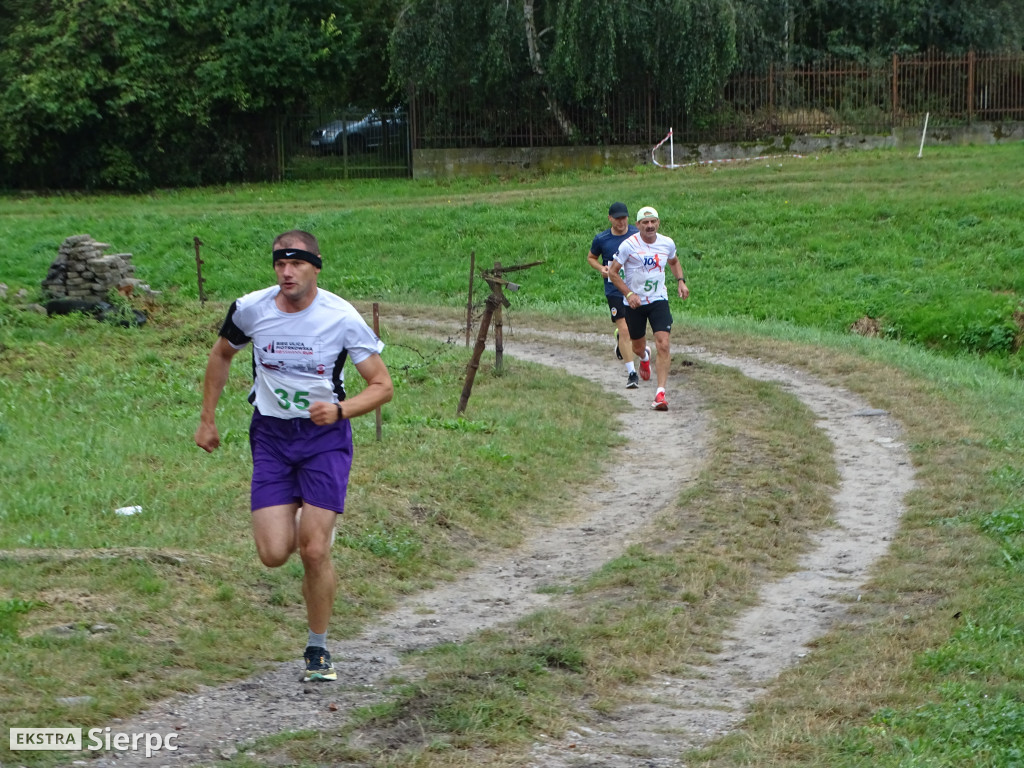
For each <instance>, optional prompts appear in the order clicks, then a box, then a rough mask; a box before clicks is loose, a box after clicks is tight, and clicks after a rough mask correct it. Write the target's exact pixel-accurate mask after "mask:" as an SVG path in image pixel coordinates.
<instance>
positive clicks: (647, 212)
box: [636, 205, 658, 222]
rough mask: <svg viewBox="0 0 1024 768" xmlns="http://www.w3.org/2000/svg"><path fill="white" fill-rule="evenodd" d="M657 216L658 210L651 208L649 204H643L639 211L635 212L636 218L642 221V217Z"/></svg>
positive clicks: (654, 217)
mask: <svg viewBox="0 0 1024 768" xmlns="http://www.w3.org/2000/svg"><path fill="white" fill-rule="evenodd" d="M656 218H658V212H657V211H656V210H654V209H653V208H651V206H649V205H645V206H644V207H643V208H641V209H640V210H639V211H637V212H636V220H637V221H638V222H639V221H643V220H644V219H656Z"/></svg>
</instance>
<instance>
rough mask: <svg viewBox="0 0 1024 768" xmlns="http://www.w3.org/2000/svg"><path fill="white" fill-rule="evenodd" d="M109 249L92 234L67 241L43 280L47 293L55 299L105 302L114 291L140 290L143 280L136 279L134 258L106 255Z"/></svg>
mask: <svg viewBox="0 0 1024 768" xmlns="http://www.w3.org/2000/svg"><path fill="white" fill-rule="evenodd" d="M108 248H110V246H109V245H108V244H107V243H98V242H96V241H95V240H93V239H92V237H91V236H89V235H72V236H71V237H69V238H67V239H66V240H64V242H63V243H62V244H61V246H60V249H59V250H58V252H57V258H56V260H54V262H53V264H51V265H50V271H49V272H48V273H47V275H46V279H45V280H43V293H44V294H46V296H47V297H49V298H53V299H62V298H68V299H82V300H85V301H89V300H93V301H101V300H103V299H105V298H107V296H108V295H109V293H110V291H112V290H124V289H125V288H126V287H128V286H131V288H134V287H136V286H137V285H138V283H139V281H137V280H136V279H135V278H134V276H133V275H134V274H135V267H134V266H133V265H132V263H131V261H132V255H131V254H130V253H114V254H110V255H104V253H103V252H104V251H105V250H107V249H108ZM131 288H129V289H128V291H127V292H128V293H129V294H130V293H131Z"/></svg>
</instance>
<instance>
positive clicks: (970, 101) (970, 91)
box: [967, 48, 974, 125]
mask: <svg viewBox="0 0 1024 768" xmlns="http://www.w3.org/2000/svg"><path fill="white" fill-rule="evenodd" d="M973 122H974V49H973V48H972V49H971V50H969V51H968V52H967V124H968V125H971V124H972V123H973Z"/></svg>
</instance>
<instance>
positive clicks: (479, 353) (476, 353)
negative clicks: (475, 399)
mask: <svg viewBox="0 0 1024 768" xmlns="http://www.w3.org/2000/svg"><path fill="white" fill-rule="evenodd" d="M497 306H499V304H498V297H497V296H495V295H494V294H493V293H492V294H491V295H490V296H488V297H487V306H486V307H485V308H484V316H483V318H481V320H480V331H479V332H478V333H477V335H476V347H474V349H473V357H472V358H471V359H470V361H469V365H467V366H466V381H465V383H464V384H463V385H462V396H461V397H460V398H459V407H458V410H456V412H455V413H456V415H458V416H461V415H462V414H463V413H465V412H466V405H467V404H468V403H469V395H470V393H471V392H472V391H473V380H474V379H475V378H476V372H477V369H478V368H479V367H480V358H481V357H483V354H484V349H485V348H486V347H487V329H488V328H489V327H490V325H491V316H492V315H493V314H494V308H495V307H497Z"/></svg>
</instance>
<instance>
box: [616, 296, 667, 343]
mask: <svg viewBox="0 0 1024 768" xmlns="http://www.w3.org/2000/svg"><path fill="white" fill-rule="evenodd" d="M648 322H650V324H651V330H652V331H653V332H654V333H658V331H665V332H666V333H670V332H671V331H672V310H670V309H669V306H668V301H665V300H662V301H652V302H651V303H650V304H641V305H640V306H639V307H637V308H636V309H633V308H632V307H630V306H629V305H627V306H626V327H627V328H629V338H631V339H642V338H644V337H645V336H646V335H647V323H648Z"/></svg>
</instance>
